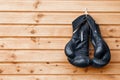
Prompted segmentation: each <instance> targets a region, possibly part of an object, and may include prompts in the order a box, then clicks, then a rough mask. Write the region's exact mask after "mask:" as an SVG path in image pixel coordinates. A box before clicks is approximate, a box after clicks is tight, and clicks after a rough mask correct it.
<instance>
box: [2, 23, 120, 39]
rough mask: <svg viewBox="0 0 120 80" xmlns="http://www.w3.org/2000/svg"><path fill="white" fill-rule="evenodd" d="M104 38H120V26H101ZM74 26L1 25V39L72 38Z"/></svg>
mask: <svg viewBox="0 0 120 80" xmlns="http://www.w3.org/2000/svg"><path fill="white" fill-rule="evenodd" d="M100 29H101V34H102V36H103V37H110V38H111V37H120V34H119V32H120V25H100ZM71 36H72V25H0V37H71Z"/></svg>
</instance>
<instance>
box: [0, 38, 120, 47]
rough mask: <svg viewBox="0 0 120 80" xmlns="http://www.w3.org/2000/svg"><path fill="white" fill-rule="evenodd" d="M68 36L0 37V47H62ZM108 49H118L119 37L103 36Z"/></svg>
mask: <svg viewBox="0 0 120 80" xmlns="http://www.w3.org/2000/svg"><path fill="white" fill-rule="evenodd" d="M69 40H70V38H38V37H37V38H36V37H31V38H0V49H64V47H65V45H66V44H67V42H68V41H69ZM105 41H106V42H107V43H108V45H109V47H110V49H120V38H105Z"/></svg>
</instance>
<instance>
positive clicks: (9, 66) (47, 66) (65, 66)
mask: <svg viewBox="0 0 120 80" xmlns="http://www.w3.org/2000/svg"><path fill="white" fill-rule="evenodd" d="M119 70H120V64H119V63H111V64H108V65H107V66H105V67H103V68H93V67H88V68H78V67H74V66H72V65H71V64H69V63H48V62H47V63H1V64H0V74H120V71H119Z"/></svg>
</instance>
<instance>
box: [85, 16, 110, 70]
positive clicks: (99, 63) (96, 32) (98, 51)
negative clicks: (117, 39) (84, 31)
mask: <svg viewBox="0 0 120 80" xmlns="http://www.w3.org/2000/svg"><path fill="white" fill-rule="evenodd" d="M87 22H88V24H89V27H90V39H91V41H92V44H93V46H94V58H93V59H92V66H93V67H98V68H99V67H103V66H105V65H107V64H108V63H109V62H110V59H111V54H110V49H109V47H108V45H107V44H106V42H105V41H104V40H103V38H102V36H101V33H100V29H99V25H98V24H96V23H95V21H94V20H93V18H92V17H91V16H89V15H88V16H87Z"/></svg>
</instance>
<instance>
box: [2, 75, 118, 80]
mask: <svg viewBox="0 0 120 80" xmlns="http://www.w3.org/2000/svg"><path fill="white" fill-rule="evenodd" d="M0 79H1V80H8V79H9V80H16V79H17V80H119V79H120V75H95V76H94V75H57V76H56V75H25V76H24V75H22V76H21V75H19V76H17V75H1V76H0Z"/></svg>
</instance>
